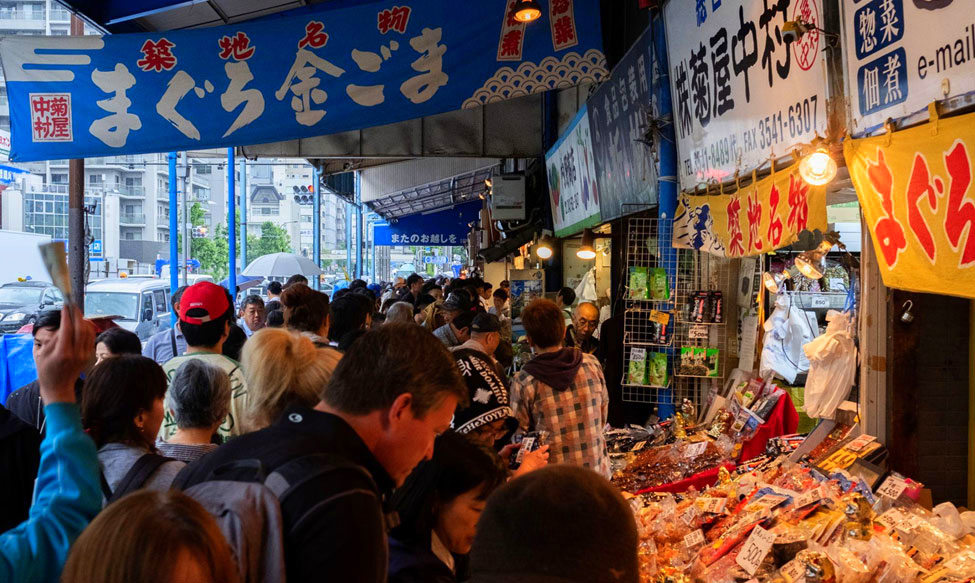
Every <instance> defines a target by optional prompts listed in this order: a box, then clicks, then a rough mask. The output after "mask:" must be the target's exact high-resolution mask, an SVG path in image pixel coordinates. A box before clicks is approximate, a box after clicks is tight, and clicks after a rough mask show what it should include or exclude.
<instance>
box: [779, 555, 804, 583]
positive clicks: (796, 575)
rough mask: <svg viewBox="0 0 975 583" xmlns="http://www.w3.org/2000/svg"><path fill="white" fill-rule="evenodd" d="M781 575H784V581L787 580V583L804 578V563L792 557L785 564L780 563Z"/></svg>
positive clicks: (794, 582)
mask: <svg viewBox="0 0 975 583" xmlns="http://www.w3.org/2000/svg"><path fill="white" fill-rule="evenodd" d="M782 576H783V577H785V579H786V581H789V583H796V582H797V581H800V580H803V579H805V578H806V565H805V563H802V562H800V561H798V560H796V559H792V560H791V561H789V562H788V563H786V564H785V565H782Z"/></svg>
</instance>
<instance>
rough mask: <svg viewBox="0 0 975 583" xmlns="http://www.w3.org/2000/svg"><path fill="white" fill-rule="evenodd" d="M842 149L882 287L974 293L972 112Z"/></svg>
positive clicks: (974, 148) (974, 127) (974, 142)
mask: <svg viewBox="0 0 975 583" xmlns="http://www.w3.org/2000/svg"><path fill="white" fill-rule="evenodd" d="M843 150H844V155H845V157H846V164H847V166H848V167H849V170H850V177H851V178H852V179H853V185H854V186H855V187H856V191H857V197H858V198H859V199H860V206H861V207H862V209H863V216H864V219H865V220H866V224H867V228H869V229H870V236H871V237H872V239H873V245H874V249H875V250H876V252H877V263H878V264H879V267H880V273H881V275H882V276H883V279H884V284H886V285H887V286H888V287H892V288H897V289H903V290H909V291H916V292H928V293H937V294H947V295H954V296H962V297H968V298H975V198H973V194H975V193H973V192H972V155H973V153H975V115H964V116H959V117H954V118H950V119H941V120H937V121H933V122H931V123H928V124H925V125H922V126H919V127H915V128H911V129H908V130H904V131H900V132H896V133H892V134H887V135H883V136H877V137H873V138H863V139H859V140H847V141H846V143H845V144H844V148H843Z"/></svg>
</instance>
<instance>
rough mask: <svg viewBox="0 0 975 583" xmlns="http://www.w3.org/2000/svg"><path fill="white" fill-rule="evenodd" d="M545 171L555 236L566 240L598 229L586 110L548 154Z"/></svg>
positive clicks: (581, 112)
mask: <svg viewBox="0 0 975 583" xmlns="http://www.w3.org/2000/svg"><path fill="white" fill-rule="evenodd" d="M545 167H546V169H547V172H548V194H549V198H550V200H551V202H552V221H553V222H554V224H555V236H556V237H566V236H569V235H573V234H575V233H578V232H579V231H581V230H583V229H584V228H586V227H591V226H593V225H598V224H599V223H600V215H599V187H598V185H597V183H596V163H595V160H593V153H592V139H591V136H590V132H589V116H588V115H587V108H586V107H585V106H583V108H582V109H580V110H579V113H577V114H576V116H575V118H574V119H573V120H572V122H571V123H570V124H569V127H568V128H567V129H566V130H565V133H564V134H562V137H560V138H559V140H558V141H557V142H555V145H554V146H552V148H551V149H550V150H549V151H548V152H547V153H546V154H545Z"/></svg>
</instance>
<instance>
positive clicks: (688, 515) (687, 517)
mask: <svg viewBox="0 0 975 583" xmlns="http://www.w3.org/2000/svg"><path fill="white" fill-rule="evenodd" d="M696 515H697V513H696V512H694V507H693V506H691V507H690V508H688V509H687V510H685V511H684V514H681V515H680V519H681V520H683V521H684V524H686V525H687V526H693V525H694V517H695V516H696Z"/></svg>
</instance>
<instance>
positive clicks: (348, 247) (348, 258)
mask: <svg viewBox="0 0 975 583" xmlns="http://www.w3.org/2000/svg"><path fill="white" fill-rule="evenodd" d="M350 269H352V205H351V204H349V201H345V273H346V275H348V273H349V270H350Z"/></svg>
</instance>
